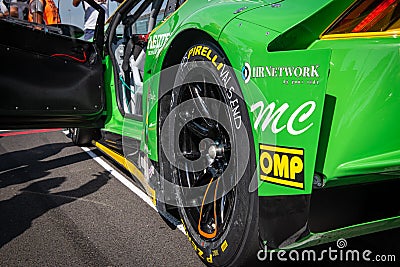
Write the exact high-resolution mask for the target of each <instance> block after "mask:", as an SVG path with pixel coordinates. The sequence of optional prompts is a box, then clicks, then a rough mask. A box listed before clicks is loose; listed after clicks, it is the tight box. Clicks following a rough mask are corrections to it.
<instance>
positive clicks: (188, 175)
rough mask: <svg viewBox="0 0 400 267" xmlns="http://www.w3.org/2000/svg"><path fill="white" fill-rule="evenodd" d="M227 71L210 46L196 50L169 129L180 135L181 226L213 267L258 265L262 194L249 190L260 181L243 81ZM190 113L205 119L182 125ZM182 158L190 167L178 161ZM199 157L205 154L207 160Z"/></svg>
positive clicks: (174, 146)
mask: <svg viewBox="0 0 400 267" xmlns="http://www.w3.org/2000/svg"><path fill="white" fill-rule="evenodd" d="M229 66H230V64H229V62H228V60H227V59H226V57H225V56H224V53H223V52H222V50H221V49H220V48H219V47H218V46H216V45H215V44H213V43H212V42H209V41H202V42H199V43H196V44H195V45H193V46H191V47H190V48H189V49H188V50H187V51H186V53H185V55H184V56H183V58H182V60H181V63H180V65H179V67H178V70H177V73H176V77H175V83H174V88H173V90H172V97H171V100H170V108H171V113H170V114H173V113H174V110H177V112H175V115H172V119H171V120H170V121H169V122H168V125H169V126H167V127H169V128H168V129H169V130H168V133H169V135H170V136H175V138H173V139H174V140H173V141H171V142H169V146H170V147H169V148H168V149H169V150H170V151H173V152H172V153H171V154H172V156H173V155H175V158H174V159H173V161H175V160H176V162H173V163H171V165H172V167H171V168H172V174H173V175H172V176H173V177H172V180H173V182H174V183H175V184H176V185H178V188H179V189H178V190H177V192H176V195H177V203H178V210H179V214H180V217H181V221H182V224H183V226H184V229H185V232H186V235H187V237H188V239H189V241H190V243H191V245H192V246H193V249H194V250H195V252H196V253H197V255H198V256H199V257H200V259H201V260H202V261H203V262H204V263H205V264H207V265H209V266H244V265H248V264H252V265H255V264H257V263H259V262H258V260H257V252H258V251H259V248H260V245H259V244H260V243H259V235H258V213H259V210H258V196H257V190H256V187H255V188H254V186H251V181H252V179H253V177H255V178H256V176H254V175H255V171H256V163H255V152H254V140H253V136H252V131H251V124H250V121H249V116H248V112H247V108H246V104H245V102H244V100H243V97H242V93H241V90H240V87H239V83H238V81H237V79H236V76H235V73H234V71H233V69H232V68H231V67H229ZM216 102H217V103H220V104H221V105H220V106H218V104H216ZM185 103H189V104H187V105H186V104H185ZM191 112H192V113H197V114H198V115H200V116H196V115H195V116H192V117H190V116H189V118H184V119H182V114H188V113H191ZM204 114H207V116H205V117H204V116H202V115H204ZM204 140H208V143H207V144H208V147H204V146H205V145H204V144H205V143H204ZM244 152H246V153H244ZM179 153H182V155H183V156H184V161H185V163H184V164H186V165H183V164H182V163H180V162H179V159H178V160H177V159H176V158H177V157H179V156H176V155H179ZM202 153H203V154H202ZM218 153H219V154H218ZM200 155H205V159H203V161H202V159H201V156H200ZM210 157H211V160H210ZM204 160H205V161H207V160H208V161H207V162H205V163H204ZM192 162H196V164H197V163H198V162H200V163H204V164H203V166H204V169H202V170H198V169H196V168H197V165H196V167H194V165H195V164H194V163H193V165H191V164H192ZM210 162H211V163H210ZM188 164H189V165H190V166H189V167H188ZM227 166H228V167H227ZM192 167H193V168H192ZM191 168H192V169H191ZM255 181H256V184H257V179H255ZM253 183H254V181H253ZM196 187H199V188H202V191H201V190H200V191H201V192H202V193H201V194H200V195H196V193H195V194H194V195H190V194H191V193H187V192H192V191H190V189H193V188H194V189H197V188H196ZM252 187H253V189H251V188H252ZM186 188H189V191H186ZM196 192H197V191H196ZM196 200H197V204H190V203H193V201H196ZM257 265H258V264H257Z"/></svg>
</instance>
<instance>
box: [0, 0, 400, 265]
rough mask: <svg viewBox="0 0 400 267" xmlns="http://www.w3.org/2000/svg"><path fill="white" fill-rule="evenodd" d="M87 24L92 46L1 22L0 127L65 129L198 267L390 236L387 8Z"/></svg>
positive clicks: (393, 94) (135, 8) (398, 25)
mask: <svg viewBox="0 0 400 267" xmlns="http://www.w3.org/2000/svg"><path fill="white" fill-rule="evenodd" d="M87 2H89V3H90V4H92V5H93V6H94V7H95V8H96V9H98V10H99V11H100V14H102V11H101V10H100V9H99V8H100V7H99V6H97V5H96V3H95V2H94V1H92V0H89V1H87ZM101 16H102V15H100V19H99V20H98V24H99V29H98V30H97V31H96V35H95V38H94V40H93V42H87V41H83V40H80V39H78V38H76V36H74V35H73V34H72V33H71V31H69V32H67V34H66V33H64V32H62V31H61V32H60V31H58V32H57V29H61V28H62V27H58V28H57V27H55V26H54V27H55V28H51V26H49V27H48V28H46V27H44V29H42V30H41V29H38V27H33V28H32V25H30V24H27V23H23V22H21V21H16V20H13V19H7V18H6V19H3V20H0V29H1V31H7V32H8V33H9V38H5V39H4V40H3V39H2V40H1V41H0V49H1V52H0V53H1V56H2V58H4V59H5V60H6V61H7V62H10V64H9V65H10V66H9V67H7V68H4V71H2V72H1V73H0V87H1V92H2V93H1V96H2V99H3V102H2V105H1V108H0V125H2V126H1V127H2V128H21V127H23V128H27V127H35V128H37V127H60V126H62V127H69V128H73V127H74V128H73V130H71V133H72V139H73V141H74V142H75V143H76V144H78V145H83V144H86V143H90V142H91V141H93V144H94V145H96V146H97V148H99V149H100V150H101V151H103V152H104V153H106V154H107V155H109V156H110V157H112V158H113V159H114V160H116V161H117V162H119V163H120V164H121V165H122V166H124V167H125V168H127V169H128V170H130V171H131V173H132V174H133V176H134V177H135V179H138V180H139V181H140V182H141V183H142V185H143V187H144V190H145V191H146V192H147V193H148V194H149V196H150V197H151V198H152V199H153V202H154V204H155V205H156V206H157V209H158V210H159V212H160V214H161V215H162V216H164V217H176V219H177V220H179V221H181V222H182V224H183V225H184V228H185V230H186V233H187V236H188V239H189V240H190V242H191V244H192V245H193V248H194V250H195V251H196V253H197V254H198V255H199V257H200V258H201V259H202V260H203V261H204V262H205V263H206V264H209V265H213V266H230V265H233V266H236V265H243V264H246V263H248V262H251V261H256V260H257V256H256V255H257V252H258V251H259V249H264V247H265V246H268V248H270V249H291V248H297V247H304V246H311V245H316V244H319V243H324V242H329V241H334V240H337V239H338V238H348V237H353V236H357V235H361V234H367V233H372V232H376V231H381V230H385V229H390V228H394V227H398V226H400V216H399V214H398V210H399V209H398V205H397V204H396V203H397V202H396V201H394V199H393V197H394V196H395V194H396V193H395V192H396V187H397V185H398V183H399V180H398V178H399V168H400V139H399V138H398V133H397V131H396V130H397V128H396V125H397V122H398V117H397V115H396V114H398V112H399V111H400V110H399V109H400V105H399V102H400V99H399V94H398V93H399V90H400V88H399V84H400V76H399V73H400V63H399V62H400V61H399V57H400V55H399V52H398V51H399V46H400V42H399V40H398V38H397V35H398V33H399V32H400V1H398V0H365V1H361V0H357V1H353V0H346V1H335V0H324V1H293V0H284V1H272V2H269V1H250V0H248V1H232V0H231V1H228V0H226V1H223V0H187V1H182V0H180V1H178V0H174V1H172V0H170V1H162V0H142V1H139V0H127V1H125V2H124V3H123V4H122V5H121V6H119V8H118V9H117V10H116V12H115V14H114V15H113V16H112V17H111V18H110V19H109V21H108V22H109V23H108V26H107V29H106V31H105V33H104V35H103V32H104V31H103V24H102V23H101V18H102V17H101ZM43 41H45V44H44V45H43ZM21 64H25V65H26V68H27V69H28V70H29V71H27V72H24V74H25V75H24V76H22V75H21V73H20V72H19V71H18V70H19V68H20V66H21ZM3 66H4V64H3ZM7 66H8V65H7ZM38 66H39V68H38ZM43 73H45V74H46V79H43V76H41V74H43ZM371 193H373V195H374V196H373V197H370V196H369V194H371ZM133 212H134V211H133ZM260 241H261V242H260Z"/></svg>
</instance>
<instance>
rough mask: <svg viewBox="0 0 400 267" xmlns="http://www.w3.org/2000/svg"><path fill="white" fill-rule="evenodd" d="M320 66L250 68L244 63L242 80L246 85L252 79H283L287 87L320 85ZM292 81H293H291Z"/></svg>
mask: <svg viewBox="0 0 400 267" xmlns="http://www.w3.org/2000/svg"><path fill="white" fill-rule="evenodd" d="M319 77H320V75H319V65H317V64H314V65H307V66H253V67H252V66H250V64H249V63H248V62H246V63H244V66H243V68H242V78H243V80H244V83H246V84H247V83H248V82H249V81H250V79H252V78H253V79H258V78H283V79H284V80H283V83H284V84H286V85H289V84H292V85H296V84H309V85H311V84H314V85H316V84H319V80H318V78H319ZM290 79H291V80H290Z"/></svg>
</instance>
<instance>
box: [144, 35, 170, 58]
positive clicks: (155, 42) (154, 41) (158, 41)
mask: <svg viewBox="0 0 400 267" xmlns="http://www.w3.org/2000/svg"><path fill="white" fill-rule="evenodd" d="M170 36H171V33H163V34H155V35H150V37H149V41H148V43H147V54H148V55H150V56H152V55H157V54H158V53H159V52H160V51H161V49H162V48H163V47H164V45H165V44H166V43H167V41H168V39H169V37H170Z"/></svg>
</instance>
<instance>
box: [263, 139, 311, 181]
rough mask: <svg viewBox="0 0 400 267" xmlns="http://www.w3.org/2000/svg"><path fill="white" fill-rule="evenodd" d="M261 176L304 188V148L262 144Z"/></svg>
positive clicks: (267, 179)
mask: <svg viewBox="0 0 400 267" xmlns="http://www.w3.org/2000/svg"><path fill="white" fill-rule="evenodd" d="M260 178H261V180H262V181H265V182H269V183H273V184H277V185H282V186H287V187H291V188H297V189H304V149H302V148H292V147H281V146H272V145H263V144H260Z"/></svg>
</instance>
